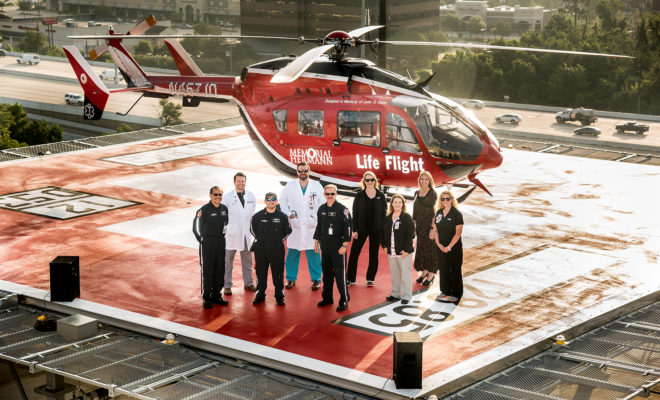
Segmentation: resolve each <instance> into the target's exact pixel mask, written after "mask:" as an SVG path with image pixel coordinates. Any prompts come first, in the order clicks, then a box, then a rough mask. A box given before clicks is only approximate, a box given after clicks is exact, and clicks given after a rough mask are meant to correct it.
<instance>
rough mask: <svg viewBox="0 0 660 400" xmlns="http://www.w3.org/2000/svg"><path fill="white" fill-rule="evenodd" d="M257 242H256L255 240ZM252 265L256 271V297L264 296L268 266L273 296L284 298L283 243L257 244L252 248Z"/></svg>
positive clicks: (261, 297)
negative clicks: (273, 290) (273, 289)
mask: <svg viewBox="0 0 660 400" xmlns="http://www.w3.org/2000/svg"><path fill="white" fill-rule="evenodd" d="M257 243H258V242H257ZM254 265H255V269H256V271H257V295H256V297H257V298H260V299H263V298H265V297H266V287H267V286H268V266H269V265H270V274H271V278H272V280H273V286H274V287H275V298H276V299H283V298H284V244H283V243H273V244H268V243H264V244H257V246H256V248H255V249H254Z"/></svg>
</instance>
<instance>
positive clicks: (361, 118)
mask: <svg viewBox="0 0 660 400" xmlns="http://www.w3.org/2000/svg"><path fill="white" fill-rule="evenodd" d="M334 144H335V146H336V147H335V149H337V150H338V151H335V153H336V154H341V156H340V157H341V158H340V160H339V162H337V163H335V171H336V173H338V174H343V175H350V176H354V177H355V178H356V180H360V179H361V178H362V174H364V172H366V171H374V173H376V174H381V171H382V169H383V167H382V165H383V164H382V156H383V154H382V153H381V151H380V147H381V113H380V112H379V111H353V110H339V111H338V112H337V139H336V140H335V141H334Z"/></svg>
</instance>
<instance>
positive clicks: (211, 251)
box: [199, 236, 225, 300]
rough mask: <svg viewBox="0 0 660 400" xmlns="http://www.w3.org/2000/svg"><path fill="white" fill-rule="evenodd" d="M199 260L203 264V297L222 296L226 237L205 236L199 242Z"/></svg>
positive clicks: (207, 298)
mask: <svg viewBox="0 0 660 400" xmlns="http://www.w3.org/2000/svg"><path fill="white" fill-rule="evenodd" d="M199 261H200V264H201V266H202V298H203V299H204V300H211V299H212V298H217V297H221V296H222V294H221V293H220V291H221V290H222V287H223V286H224V285H225V237H224V236H214V237H205V238H204V240H203V241H202V242H201V243H200V244H199Z"/></svg>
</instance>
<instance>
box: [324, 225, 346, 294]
mask: <svg viewBox="0 0 660 400" xmlns="http://www.w3.org/2000/svg"><path fill="white" fill-rule="evenodd" d="M341 246H342V242H341V240H340V239H333V238H330V239H321V267H322V270H323V291H322V293H321V296H322V297H323V300H324V301H325V302H327V303H332V302H333V286H334V285H333V283H334V282H337V290H338V291H339V304H347V303H348V300H350V299H351V297H350V296H349V295H348V286H347V285H346V254H344V255H341V254H339V249H340V248H341Z"/></svg>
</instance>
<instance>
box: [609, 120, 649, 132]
mask: <svg viewBox="0 0 660 400" xmlns="http://www.w3.org/2000/svg"><path fill="white" fill-rule="evenodd" d="M615 128H616V131H617V132H618V133H623V132H627V131H630V132H635V133H636V134H638V135H641V134H643V133H644V132H648V131H649V126H648V125H644V124H640V123H639V122H637V121H628V122H624V123H623V124H617V126H616V127H615Z"/></svg>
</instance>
